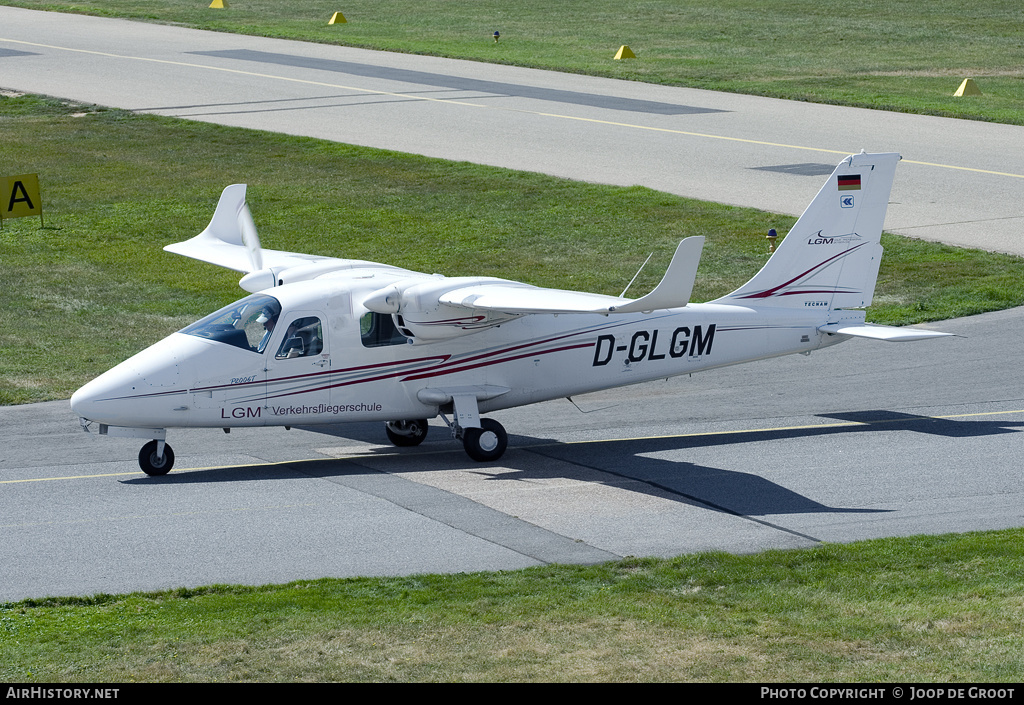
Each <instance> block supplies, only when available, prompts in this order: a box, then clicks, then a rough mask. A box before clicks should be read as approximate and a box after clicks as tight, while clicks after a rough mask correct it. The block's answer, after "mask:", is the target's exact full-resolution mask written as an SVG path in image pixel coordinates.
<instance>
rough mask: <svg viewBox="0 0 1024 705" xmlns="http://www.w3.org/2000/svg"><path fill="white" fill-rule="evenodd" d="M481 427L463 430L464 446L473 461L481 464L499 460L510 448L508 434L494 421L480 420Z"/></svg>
mask: <svg viewBox="0 0 1024 705" xmlns="http://www.w3.org/2000/svg"><path fill="white" fill-rule="evenodd" d="M480 426H481V427H480V428H464V429H462V446H463V448H465V449H466V454H467V455H468V456H469V457H470V458H472V459H473V460H476V461H478V462H481V463H486V462H490V461H492V460H497V459H498V458H500V457H501V456H502V454H504V452H505V448H507V447H508V434H507V433H505V428H504V427H503V426H502V425H501V424H500V423H498V422H497V421H495V420H494V419H480Z"/></svg>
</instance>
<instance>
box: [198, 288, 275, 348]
mask: <svg viewBox="0 0 1024 705" xmlns="http://www.w3.org/2000/svg"><path fill="white" fill-rule="evenodd" d="M280 315H281V304H280V303H278V301H277V299H275V298H274V297H273V296H267V295H266V294H253V295H252V296H246V297H245V298H244V299H242V300H241V301H236V302H235V303H233V304H229V305H227V306H225V307H224V308H222V309H221V310H219V311H214V312H213V313H211V314H210V315H209V316H207V317H206V318H203V319H200V320H198V321H196V322H195V323H193V324H192V325H190V326H186V327H185V328H182V329H181V330H180V331H179V332H180V333H185V334H187V335H194V336H196V337H197V338H206V339H207V340H216V341H217V342H220V343H227V344H228V345H234V346H235V347H236V348H242V350H249V351H251V352H255V353H262V352H263V350H264V348H266V346H267V342H269V340H270V334H271V333H272V332H273V331H274V326H275V325H277V318H278V316H280Z"/></svg>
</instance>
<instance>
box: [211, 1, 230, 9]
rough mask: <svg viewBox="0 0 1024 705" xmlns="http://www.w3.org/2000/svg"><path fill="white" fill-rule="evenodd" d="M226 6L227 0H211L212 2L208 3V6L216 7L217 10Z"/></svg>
mask: <svg viewBox="0 0 1024 705" xmlns="http://www.w3.org/2000/svg"><path fill="white" fill-rule="evenodd" d="M227 6H228V0H213V2H211V3H210V7H213V8H216V9H218V10H223V9H225V8H226V7H227Z"/></svg>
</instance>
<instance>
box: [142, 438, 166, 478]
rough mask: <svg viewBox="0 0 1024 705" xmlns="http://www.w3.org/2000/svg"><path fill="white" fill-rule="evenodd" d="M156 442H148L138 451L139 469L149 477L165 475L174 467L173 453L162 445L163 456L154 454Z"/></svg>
mask: <svg viewBox="0 0 1024 705" xmlns="http://www.w3.org/2000/svg"><path fill="white" fill-rule="evenodd" d="M156 443H157V442H156V441H150V442H149V443H147V444H146V445H144V446H142V450H140V451H139V467H140V468H142V472H144V473H146V474H147V475H151V476H154V477H155V476H158V475H166V474H167V473H169V472H170V471H171V468H172V467H174V451H172V450H171V447H170V446H169V445H167V444H166V443H164V456H163V457H162V458H161V457H159V456H158V455H157V454H156V447H157V446H156Z"/></svg>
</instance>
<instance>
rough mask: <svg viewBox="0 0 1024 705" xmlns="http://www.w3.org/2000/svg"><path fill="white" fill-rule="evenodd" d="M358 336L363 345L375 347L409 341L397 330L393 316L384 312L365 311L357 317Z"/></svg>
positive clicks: (402, 343) (401, 343) (403, 343)
mask: <svg viewBox="0 0 1024 705" xmlns="http://www.w3.org/2000/svg"><path fill="white" fill-rule="evenodd" d="M359 337H360V339H361V340H362V342H363V347H367V348H376V347H380V346H381V345H405V344H407V343H408V342H409V339H408V338H406V337H405V336H404V335H402V334H401V333H400V332H399V331H398V327H397V326H395V321H394V318H392V316H391V315H390V314H386V313H374V312H373V311H367V312H366V313H364V314H363V315H362V317H360V319H359Z"/></svg>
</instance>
